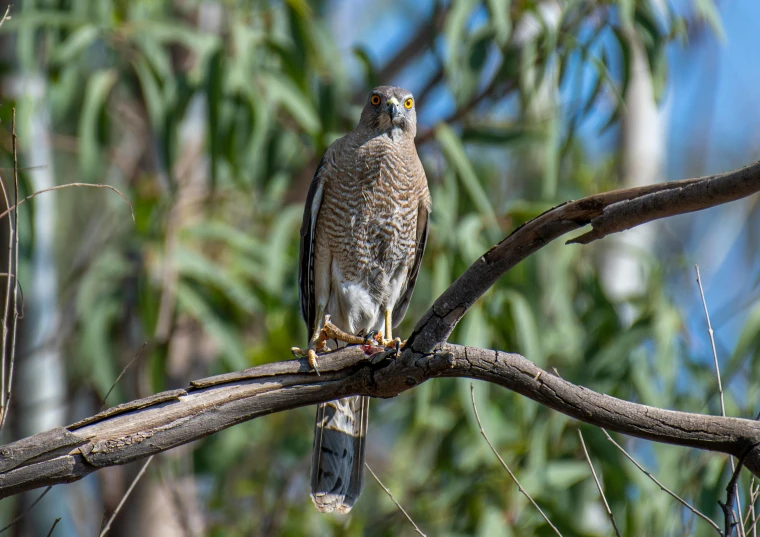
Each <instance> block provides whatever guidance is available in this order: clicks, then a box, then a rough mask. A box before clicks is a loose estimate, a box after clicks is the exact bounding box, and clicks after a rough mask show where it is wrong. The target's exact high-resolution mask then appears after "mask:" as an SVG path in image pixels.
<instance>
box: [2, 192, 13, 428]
mask: <svg viewBox="0 0 760 537" xmlns="http://www.w3.org/2000/svg"><path fill="white" fill-rule="evenodd" d="M0 189H2V192H3V197H4V198H5V205H6V207H10V205H11V201H10V198H8V192H7V191H6V189H5V182H4V181H0ZM12 250H13V222H12V221H11V219H10V218H9V219H8V273H9V274H11V273H12V271H13V251H12ZM10 304H11V279H10V278H8V279H7V281H6V282H5V307H4V308H3V336H2V347H3V348H2V350H0V362H2V365H0V414H2V417H0V423H2V422H3V421H4V419H5V414H6V410H7V408H6V402H5V384H6V379H7V375H6V373H5V369H6V359H5V358H6V352H7V348H8V345H7V343H8V311H9V308H10ZM0 430H2V428H1V427H0Z"/></svg>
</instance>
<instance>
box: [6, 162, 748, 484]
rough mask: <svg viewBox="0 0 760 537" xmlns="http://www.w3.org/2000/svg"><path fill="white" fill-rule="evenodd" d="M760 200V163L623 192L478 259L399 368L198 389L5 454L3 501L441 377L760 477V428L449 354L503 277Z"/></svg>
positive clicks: (278, 375) (515, 361)
mask: <svg viewBox="0 0 760 537" xmlns="http://www.w3.org/2000/svg"><path fill="white" fill-rule="evenodd" d="M758 191H760V163H755V164H753V165H751V166H747V167H745V168H742V169H740V170H736V171H733V172H729V173H725V174H720V175H714V176H710V177H704V178H700V179H687V180H684V181H676V182H671V183H663V184H658V185H652V186H647V187H640V188H633V189H625V190H617V191H613V192H607V193H604V194H598V195H595V196H590V197H588V198H584V199H582V200H578V201H572V202H568V203H565V204H563V205H561V206H559V207H555V208H554V209H551V210H550V211H547V212H546V213H544V214H542V215H541V216H539V217H537V218H535V219H534V220H531V221H530V222H527V223H526V224H524V225H523V226H521V227H520V228H518V229H517V230H515V231H514V232H513V233H512V234H511V235H510V236H509V237H507V238H506V239H504V240H503V241H501V242H500V243H499V244H497V245H496V246H494V247H493V248H492V249H491V250H489V251H488V252H487V253H486V254H485V255H483V256H482V257H481V258H480V259H478V260H477V261H476V262H475V263H474V264H473V265H472V266H471V267H470V268H469V269H468V270H467V271H466V272H465V273H464V274H463V275H462V276H460V277H459V279H458V280H457V281H456V282H454V283H453V284H452V285H451V287H449V289H448V290H447V291H446V292H444V293H443V295H441V297H440V298H439V299H438V300H437V301H436V302H435V304H433V306H432V307H431V308H430V309H429V310H428V312H427V313H426V314H425V315H423V317H422V318H421V319H420V321H419V322H418V323H417V326H416V327H415V329H414V331H413V333H412V335H411V337H410V338H409V341H408V343H407V345H406V347H405V348H404V350H403V352H402V353H401V356H399V357H396V359H387V360H381V361H380V362H379V363H378V362H376V361H374V360H372V361H371V360H369V359H368V357H367V356H366V355H365V354H364V351H363V350H362V349H361V348H359V347H349V348H346V349H342V350H340V351H336V352H333V353H331V354H327V355H323V356H322V357H321V358H320V371H321V373H322V375H321V376H316V375H315V374H314V373H313V372H312V371H311V370H310V368H309V366H308V364H307V363H306V360H305V359H304V360H290V361H285V362H276V363H272V364H267V365H263V366H259V367H255V368H251V369H247V370H245V371H241V372H237V373H230V374H226V375H219V376H216V377H211V378H208V379H202V380H199V381H196V382H193V383H191V386H190V387H189V388H187V389H184V390H173V391H169V392H163V393H160V394H156V395H154V396H152V397H148V398H146V399H141V400H137V401H132V402H130V403H126V404H124V405H119V406H117V407H114V408H111V409H109V410H106V411H105V412H101V413H100V414H98V415H96V416H93V417H91V418H87V419H85V420H83V421H80V422H78V423H75V424H73V425H70V426H68V427H66V428H58V429H54V430H52V431H48V432H46V433H42V434H38V435H35V436H32V437H29V438H26V439H23V440H20V441H18V442H15V443H13V444H9V445H6V446H2V447H0V498H2V497H7V496H10V495H12V494H17V493H19V492H22V491H25V490H29V489H33V488H38V487H42V486H47V485H51V484H55V483H63V482H69V481H75V480H77V479H81V478H82V477H84V476H85V475H87V474H89V473H91V472H93V471H95V470H97V469H99V468H102V467H104V466H111V465H115V464H124V463H126V462H130V461H134V460H137V459H142V458H145V457H149V456H151V455H153V454H155V453H159V452H161V451H165V450H168V449H171V448H173V447H175V446H178V445H181V444H185V443H187V442H191V441H193V440H197V439H199V438H203V437H205V436H207V435H210V434H213V433H215V432H217V431H219V430H221V429H224V428H227V427H230V426H232V425H235V424H237V423H240V422H243V421H246V420H250V419H254V418H256V417H259V416H263V415H265V414H270V413H273V412H280V411H283V410H288V409H292V408H296V407H301V406H306V405H312V404H315V403H318V402H324V401H330V400H333V399H337V398H340V397H345V396H348V395H359V394H361V395H369V396H374V397H393V396H395V395H398V394H399V393H401V392H403V391H405V390H408V389H410V388H412V387H414V386H416V385H418V384H420V383H421V382H424V381H426V380H428V379H431V378H437V377H469V378H473V379H480V380H485V381H488V382H492V383H495V384H498V385H500V386H503V387H505V388H507V389H510V390H513V391H516V392H518V393H520V394H522V395H524V396H526V397H529V398H531V399H533V400H535V401H537V402H539V403H541V404H543V405H546V406H548V407H550V408H553V409H555V410H557V411H559V412H562V413H564V414H567V415H569V416H572V417H574V418H577V419H579V420H581V421H584V422H586V423H590V424H593V425H598V426H600V427H604V428H605V429H608V430H613V431H617V432H620V433H624V434H628V435H631V436H637V437H639V438H645V439H649V440H653V441H656V442H666V443H671V444H678V445H682V446H689V447H695V448H700V449H705V450H711V451H717V452H723V453H728V454H731V455H734V456H737V457H742V456H744V457H745V458H744V465H745V467H746V468H747V469H749V470H750V471H751V472H752V473H754V474H755V475H756V476H760V450H758V449H757V446H758V445H760V423H759V422H757V421H754V420H745V419H739V418H727V417H722V416H705V415H700V414H691V413H686V412H676V411H672V410H663V409H658V408H653V407H649V406H645V405H640V404H635V403H630V402H627V401H623V400H620V399H616V398H614V397H609V396H607V395H604V394H600V393H597V392H594V391H591V390H589V389H586V388H584V387H582V386H577V385H574V384H572V383H570V382H567V381H565V380H563V379H561V378H559V377H557V376H554V375H552V374H551V373H548V372H546V371H543V370H542V369H540V368H538V367H537V366H536V365H535V364H534V363H533V362H531V361H530V360H528V359H526V358H524V357H522V356H520V355H517V354H510V353H506V352H501V351H493V350H486V349H480V348H473V347H462V346H459V345H451V344H448V343H446V341H447V339H448V337H449V335H450V334H451V331H452V330H453V329H454V327H455V326H456V324H457V323H458V322H459V320H460V319H461V318H462V316H463V315H464V314H465V313H466V312H467V310H468V309H469V308H470V307H471V306H472V304H473V303H474V302H475V301H476V300H477V299H478V298H479V297H480V296H481V295H482V294H483V293H484V292H485V291H486V290H487V289H489V288H490V287H491V286H492V285H493V284H494V283H495V282H496V280H498V278H499V277H500V276H502V275H503V274H504V273H505V272H507V271H508V270H510V269H511V268H512V267H513V266H515V265H516V264H517V263H518V262H520V261H522V260H523V259H525V258H527V257H528V256H530V255H531V254H533V253H534V252H536V251H537V250H539V249H540V248H542V247H543V246H545V245H546V244H548V243H549V242H551V241H553V240H554V239H556V238H558V237H560V236H562V235H564V234H565V233H568V232H570V231H573V230H577V229H580V228H582V227H584V226H586V225H591V227H592V229H591V230H590V231H589V232H588V233H586V234H584V235H581V236H580V237H577V238H576V239H574V240H573V241H571V242H581V243H587V242H590V241H592V240H597V239H599V238H602V237H604V236H606V235H608V234H610V233H614V232H618V231H622V230H624V229H628V228H631V227H634V226H637V225H640V224H643V223H646V222H650V221H652V220H655V219H658V218H664V217H666V216H672V215H676V214H683V213H688V212H692V211H697V210H700V209H704V208H708V207H713V206H716V205H720V204H722V203H726V202H729V201H734V200H737V199H740V198H743V197H746V196H749V195H751V194H753V193H755V192H758Z"/></svg>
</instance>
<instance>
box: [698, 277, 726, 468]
mask: <svg viewBox="0 0 760 537" xmlns="http://www.w3.org/2000/svg"><path fill="white" fill-rule="evenodd" d="M694 270H695V271H696V272H697V285H698V286H699V296H700V297H701V298H702V307H703V308H704V310H705V318H706V319H707V334H708V335H709V336H710V346H711V347H712V353H713V362H714V363H715V376H716V377H717V378H718V394H719V395H720V415H721V416H724V417H725V415H726V403H725V401H724V399H723V384H722V383H721V381H720V366H719V365H718V352H717V351H716V350H715V335H714V332H713V329H712V325H711V324H710V313H709V312H708V311H707V302H706V301H705V292H704V290H703V289H702V279H701V278H700V277H699V265H694ZM733 466H734V465H733V463H732V464H731V470H733Z"/></svg>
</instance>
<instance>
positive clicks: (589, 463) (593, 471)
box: [578, 429, 620, 537]
mask: <svg viewBox="0 0 760 537" xmlns="http://www.w3.org/2000/svg"><path fill="white" fill-rule="evenodd" d="M578 438H580V439H581V446H583V454H584V455H585V456H586V462H588V467H589V468H591V475H593V476H594V482H595V483H596V488H597V489H598V490H599V495H600V496H601V497H602V501H603V502H604V508H605V509H606V510H607V516H608V517H610V522H612V528H613V529H614V530H615V535H617V537H620V530H619V529H618V527H617V524H616V523H615V516H614V515H613V514H612V509H610V504H609V503H607V498H606V497H605V496H604V489H602V484H601V483H600V482H599V478H598V477H597V475H596V471H595V470H594V465H593V464H592V463H591V457H590V456H589V454H588V450H587V449H586V442H584V441H583V433H581V430H580V429H578Z"/></svg>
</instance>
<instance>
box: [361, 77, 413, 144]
mask: <svg viewBox="0 0 760 537" xmlns="http://www.w3.org/2000/svg"><path fill="white" fill-rule="evenodd" d="M359 124H360V125H364V126H365V127H368V128H369V129H371V130H372V131H374V132H376V133H377V134H385V133H389V134H394V132H398V131H400V133H402V134H403V135H406V136H411V137H412V138H414V136H415V135H416V134H417V112H416V103H415V102H414V97H413V96H412V93H411V92H410V91H408V90H405V89H403V88H397V87H395V86H378V87H376V88H375V89H373V90H372V91H371V92H370V94H369V97H367V104H366V105H365V106H364V110H362V117H361V120H360V121H359Z"/></svg>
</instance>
